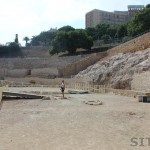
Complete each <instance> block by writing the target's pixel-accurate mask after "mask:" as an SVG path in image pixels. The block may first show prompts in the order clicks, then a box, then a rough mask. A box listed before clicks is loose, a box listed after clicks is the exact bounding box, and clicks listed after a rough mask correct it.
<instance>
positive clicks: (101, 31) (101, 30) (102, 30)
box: [96, 23, 110, 39]
mask: <svg viewBox="0 0 150 150" xmlns="http://www.w3.org/2000/svg"><path fill="white" fill-rule="evenodd" d="M109 27H110V26H109V25H108V24H105V23H103V24H98V25H97V26H96V32H97V39H101V37H102V36H103V35H105V34H106V33H107V30H108V28H109Z"/></svg>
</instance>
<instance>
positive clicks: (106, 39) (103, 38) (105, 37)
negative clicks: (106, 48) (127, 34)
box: [101, 34, 111, 43]
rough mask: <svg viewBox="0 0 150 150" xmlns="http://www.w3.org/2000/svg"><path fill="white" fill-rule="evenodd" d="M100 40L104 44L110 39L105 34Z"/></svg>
mask: <svg viewBox="0 0 150 150" xmlns="http://www.w3.org/2000/svg"><path fill="white" fill-rule="evenodd" d="M101 39H102V40H104V42H105V43H106V42H107V41H108V40H110V39H111V37H110V36H109V35H107V34H104V35H103V36H102V37H101Z"/></svg>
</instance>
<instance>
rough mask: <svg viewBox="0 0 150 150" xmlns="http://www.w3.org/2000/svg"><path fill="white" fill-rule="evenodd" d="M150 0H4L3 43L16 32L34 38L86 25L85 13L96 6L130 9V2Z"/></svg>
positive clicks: (0, 15) (1, 3)
mask: <svg viewBox="0 0 150 150" xmlns="http://www.w3.org/2000/svg"><path fill="white" fill-rule="evenodd" d="M148 3H150V0H124V1H123V0H0V6H1V8H0V44H5V43H6V42H12V41H14V38H15V34H18V35H19V42H20V43H21V44H22V45H24V43H25V42H24V41H23V37H25V36H28V37H29V38H31V37H32V36H34V35H38V34H39V33H40V32H41V31H47V30H49V29H50V28H56V27H57V28H60V27H62V26H65V25H70V26H72V27H74V28H85V14H86V13H87V12H88V11H90V10H92V9H95V8H96V9H100V10H105V11H114V10H124V11H126V10H127V5H147V4H148Z"/></svg>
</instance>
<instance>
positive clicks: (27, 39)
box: [23, 36, 30, 46]
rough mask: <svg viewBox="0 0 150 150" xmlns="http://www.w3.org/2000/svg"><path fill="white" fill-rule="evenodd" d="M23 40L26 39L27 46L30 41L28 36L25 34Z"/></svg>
mask: <svg viewBox="0 0 150 150" xmlns="http://www.w3.org/2000/svg"><path fill="white" fill-rule="evenodd" d="M23 40H24V41H26V46H27V43H28V41H29V40H30V39H29V38H28V37H27V36H25V37H24V38H23Z"/></svg>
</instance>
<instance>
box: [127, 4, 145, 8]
mask: <svg viewBox="0 0 150 150" xmlns="http://www.w3.org/2000/svg"><path fill="white" fill-rule="evenodd" d="M128 8H144V5H128Z"/></svg>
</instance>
